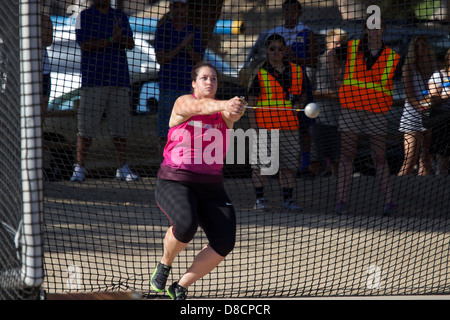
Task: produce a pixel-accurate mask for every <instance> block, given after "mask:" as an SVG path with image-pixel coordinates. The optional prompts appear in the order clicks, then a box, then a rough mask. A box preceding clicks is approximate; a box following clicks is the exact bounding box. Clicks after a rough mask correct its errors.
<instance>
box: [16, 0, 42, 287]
mask: <svg viewBox="0 0 450 320" xmlns="http://www.w3.org/2000/svg"><path fill="white" fill-rule="evenodd" d="M40 26H41V15H40V0H22V1H21V2H20V111H21V172H22V197H23V218H22V219H23V220H22V225H21V230H20V232H21V234H20V237H19V242H20V247H21V257H22V272H21V279H22V282H23V285H24V286H26V287H38V286H40V285H41V284H42V282H43V277H44V272H43V235H42V233H43V172H42V170H43V169H42V168H43V165H42V154H43V153H42V122H41V87H40V86H41V72H42V71H41V70H42V67H41V61H42V57H41V54H42V53H41V43H40V42H41V29H40Z"/></svg>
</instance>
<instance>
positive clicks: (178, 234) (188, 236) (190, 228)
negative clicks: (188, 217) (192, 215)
mask: <svg viewBox="0 0 450 320" xmlns="http://www.w3.org/2000/svg"><path fill="white" fill-rule="evenodd" d="M197 229H198V224H197V223H195V222H191V223H189V224H184V225H182V226H180V225H179V226H175V225H174V226H173V235H174V237H175V238H176V239H177V240H178V241H180V242H183V243H188V242H190V241H191V240H192V239H193V238H194V235H195V234H196V233H197Z"/></svg>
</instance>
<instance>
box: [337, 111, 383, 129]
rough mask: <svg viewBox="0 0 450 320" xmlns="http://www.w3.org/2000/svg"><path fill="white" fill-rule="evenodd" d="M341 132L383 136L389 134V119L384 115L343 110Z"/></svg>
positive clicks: (340, 120) (340, 124)
mask: <svg viewBox="0 0 450 320" xmlns="http://www.w3.org/2000/svg"><path fill="white" fill-rule="evenodd" d="M339 131H342V132H352V133H356V134H365V135H369V136H383V135H386V133H387V118H386V115H385V114H383V113H375V112H370V111H364V110H353V109H346V108H342V109H341V115H340V117H339Z"/></svg>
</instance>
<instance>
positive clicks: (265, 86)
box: [248, 34, 313, 212]
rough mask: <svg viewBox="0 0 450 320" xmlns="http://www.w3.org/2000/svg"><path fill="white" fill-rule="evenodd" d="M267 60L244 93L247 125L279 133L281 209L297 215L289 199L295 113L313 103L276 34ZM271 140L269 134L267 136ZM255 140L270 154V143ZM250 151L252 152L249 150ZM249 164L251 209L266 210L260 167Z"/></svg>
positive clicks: (295, 154)
mask: <svg viewBox="0 0 450 320" xmlns="http://www.w3.org/2000/svg"><path fill="white" fill-rule="evenodd" d="M265 48H266V51H267V61H266V63H265V64H264V65H263V66H262V67H261V68H260V70H259V71H258V73H257V75H256V77H255V79H254V81H253V84H252V85H251V87H250V89H249V93H248V102H249V104H250V105H251V106H254V107H255V109H250V110H249V113H248V114H249V120H250V126H251V127H253V128H256V129H259V130H260V129H266V130H269V131H271V132H274V131H273V130H278V132H279V143H278V146H279V181H280V185H281V189H282V197H283V201H282V208H283V209H284V210H287V211H295V212H300V211H302V208H301V207H299V206H298V205H297V204H296V203H295V202H294V200H293V190H294V182H295V172H296V170H297V167H298V164H299V158H300V142H299V129H300V124H299V117H298V112H296V111H292V110H285V109H300V108H301V106H302V104H306V103H309V102H312V101H313V95H312V90H311V84H310V82H309V78H308V76H307V75H306V72H304V71H303V68H302V67H300V66H298V65H296V64H294V63H292V62H289V60H288V59H286V52H287V47H286V42H285V39H284V38H283V37H282V36H281V35H279V34H273V35H270V36H269V37H268V38H267V41H266V46H265ZM271 137H272V138H273V133H272V135H271ZM265 143H267V142H264V141H261V139H260V141H258V148H257V149H258V152H261V151H264V150H266V151H267V152H269V153H271V152H273V150H270V147H271V143H267V145H266V144H265ZM253 150H254V149H253ZM259 160H260V158H258V163H257V164H254V165H253V184H254V187H255V192H256V203H255V206H254V209H255V210H264V209H266V204H265V199H264V194H263V187H264V175H262V174H261V168H262V166H263V165H264V164H262V163H261V162H260V161H259Z"/></svg>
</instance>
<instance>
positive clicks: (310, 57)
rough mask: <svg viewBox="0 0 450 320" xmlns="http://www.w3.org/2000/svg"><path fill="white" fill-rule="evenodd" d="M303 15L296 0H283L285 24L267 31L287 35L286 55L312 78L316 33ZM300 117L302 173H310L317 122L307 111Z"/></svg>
mask: <svg viewBox="0 0 450 320" xmlns="http://www.w3.org/2000/svg"><path fill="white" fill-rule="evenodd" d="M302 15H303V8H302V5H301V4H300V2H299V1H297V0H285V1H284V2H283V19H284V24H283V25H280V26H278V27H276V28H274V29H272V30H270V31H269V32H268V33H267V34H268V35H271V34H279V35H281V36H283V37H284V39H285V41H286V44H287V48H286V56H287V57H288V58H289V60H290V61H291V62H293V63H295V64H296V65H299V66H301V67H302V68H303V70H305V71H306V73H307V74H308V77H309V78H311V79H312V77H313V69H314V68H315V67H316V64H317V57H318V50H317V36H316V35H315V34H314V33H313V32H312V30H311V29H310V28H309V27H307V26H306V25H305V24H303V23H302V22H301V21H300V19H301V17H302ZM298 119H299V121H300V128H299V135H300V140H299V143H300V148H301V155H300V157H299V160H300V168H299V169H300V170H299V172H298V173H299V174H300V176H305V177H308V176H310V174H311V171H310V157H311V132H310V128H311V126H312V125H313V124H314V123H315V120H314V119H310V118H308V117H307V116H306V115H305V114H304V112H300V113H299V114H298Z"/></svg>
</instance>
